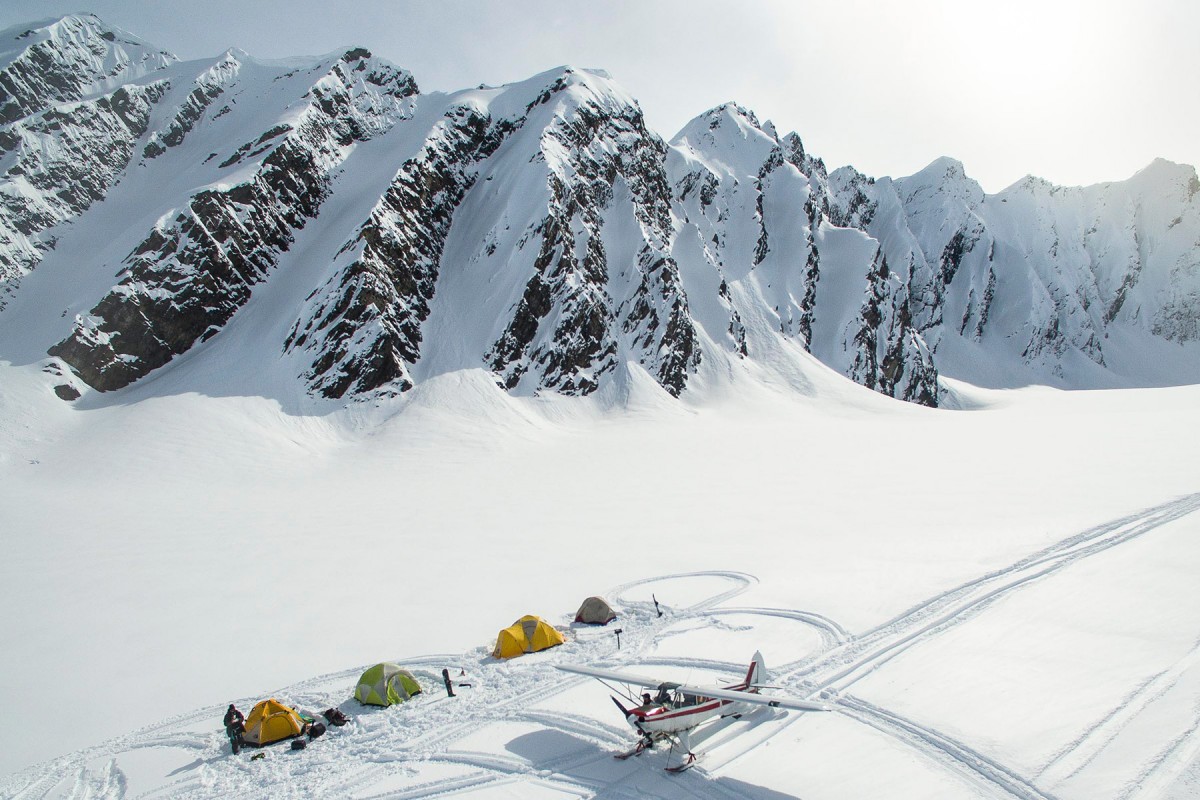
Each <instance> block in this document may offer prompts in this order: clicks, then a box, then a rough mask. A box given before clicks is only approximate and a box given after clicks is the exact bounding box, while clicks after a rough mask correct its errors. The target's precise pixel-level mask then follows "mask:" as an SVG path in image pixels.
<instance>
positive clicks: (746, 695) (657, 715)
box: [558, 653, 832, 772]
mask: <svg viewBox="0 0 1200 800" xmlns="http://www.w3.org/2000/svg"><path fill="white" fill-rule="evenodd" d="M558 668H559V669H560V670H562V671H563V672H573V673H575V674H577V675H586V676H588V677H589V678H596V679H597V680H599V681H600V682H601V683H604V682H605V681H614V682H617V683H623V684H625V685H627V686H641V687H643V688H646V689H655V690H657V694H656V695H655V696H653V697H651V696H650V694H649V692H646V693H643V694H642V703H641V705H638V706H635V707H631V708H630V707H626V706H624V705H622V704H621V701H620V700H618V699H617V698H616V697H613V698H612V701H613V702H614V703H615V704H616V706H617V708H619V709H620V710H621V713H622V714H624V715H625V721H626V722H628V723H629V724H630V725H632V726H633V728H634V730H636V731H637V732H638V733H639V734H640V735H641V738H640V739H639V740H638V743H637V745H636V746H635V747H634V748H633V749H632V750H629V751H626V752H623V753H617V754H616V756H615V757H616V758H620V759H625V758H629V757H630V756H639V755H641V754H642V753H644V752H645V751H646V750H649V749H651V748H653V747H654V745H655V744H656V743H658V742H661V741H664V740H668V741H670V742H671V743H672V749H674V745H675V744H679V745H680V746H681V747H682V749H683V750H684V751H685V752H686V753H687V758H686V759H685V760H684V762H683V763H682V764H678V765H676V766H673V767H667V771H668V772H682V771H683V770H685V769H687V768H688V767H690V766H691V765H692V764H693V763H695V761H696V754H695V753H693V752H692V750H691V748H690V747H689V745H688V736H689V734H690V732H691V731H692V730H693V729H694V728H696V727H697V726H699V725H700V724H701V723H703V722H707V721H708V720H710V719H713V718H717V717H719V718H721V719H724V718H725V717H734V718H738V717H741V715H742V709H743V708H744V705H743V704H749V705H760V706H769V707H771V708H787V709H791V710H793V711H831V710H832V709H831V708H830V707H829V706H828V705H826V704H825V703H817V702H812V701H809V700H800V699H799V698H792V697H772V696H769V695H764V694H761V693H760V692H759V690H760V689H762V688H766V687H765V686H764V684H763V681H765V680H766V678H767V667H766V665H765V664H764V663H763V657H762V653H755V654H754V658H753V659H752V660H751V661H750V666H749V668H748V669H747V670H746V679H745V680H744V681H742V682H741V683H735V684H730V685H727V686H690V685H687V684H682V683H673V682H670V681H663V680H660V679H658V678H647V677H645V676H642V675H633V674H631V673H628V672H617V671H615V670H607V669H597V668H595V667H583V666H575V665H571V664H559V665H558ZM605 685H607V684H605Z"/></svg>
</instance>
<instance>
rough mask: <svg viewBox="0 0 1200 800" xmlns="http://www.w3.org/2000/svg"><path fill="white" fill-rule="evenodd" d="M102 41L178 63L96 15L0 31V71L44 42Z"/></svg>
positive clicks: (83, 14) (37, 23) (82, 15)
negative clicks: (22, 54) (136, 49)
mask: <svg viewBox="0 0 1200 800" xmlns="http://www.w3.org/2000/svg"><path fill="white" fill-rule="evenodd" d="M95 39H101V40H103V41H105V42H108V43H109V45H110V46H111V45H118V46H119V45H129V46H133V47H135V48H138V49H142V50H146V51H148V53H153V54H154V55H156V56H160V57H161V58H162V59H163V60H164V63H170V62H173V61H178V58H176V57H175V55H174V54H172V53H169V52H167V51H166V50H161V49H159V48H157V47H155V46H154V45H152V44H150V43H149V42H147V41H145V40H144V39H142V38H141V37H138V36H135V35H134V34H132V33H130V32H128V31H126V30H123V29H121V28H117V27H115V26H112V25H109V24H107V23H106V22H104V20H102V19H100V17H98V16H96V15H95V14H90V13H81V14H67V15H65V16H61V17H51V18H48V19H43V20H39V21H37V22H32V23H23V24H20V25H14V26H12V27H10V28H6V29H5V30H3V31H0V68H2V67H4V66H7V65H8V64H9V63H11V62H12V61H13V60H14V59H16V58H18V57H19V56H20V54H21V53H23V52H25V51H26V50H28V49H29V48H30V47H31V46H33V45H35V44H40V43H43V42H60V43H63V44H67V43H69V42H78V41H92V40H95Z"/></svg>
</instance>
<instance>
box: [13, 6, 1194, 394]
mask: <svg viewBox="0 0 1200 800" xmlns="http://www.w3.org/2000/svg"><path fill="white" fill-rule="evenodd" d="M0 119H2V123H3V124H2V125H0V358H3V359H5V360H8V361H10V362H11V363H15V364H34V363H36V364H38V365H40V366H41V368H43V369H44V370H45V372H46V373H47V375H48V381H49V382H50V383H51V384H53V385H54V388H55V391H56V392H57V393H58V394H59V396H60V397H63V398H64V399H67V400H71V399H74V398H77V397H79V396H80V395H81V394H82V393H84V392H88V391H89V390H96V391H100V392H110V391H115V390H120V389H122V388H124V387H127V386H129V385H130V384H132V383H134V382H137V381H140V380H143V379H146V378H147V377H148V376H150V375H151V374H161V373H163V372H165V371H171V370H175V369H178V368H179V365H180V363H181V358H180V357H181V356H183V355H185V354H190V355H194V358H193V359H191V360H193V361H194V360H197V359H199V360H205V359H210V360H214V363H212V364H210V365H209V366H208V369H210V370H223V371H224V372H225V373H226V374H227V375H232V376H241V377H236V378H233V377H231V378H230V380H244V381H245V385H243V386H242V387H241V390H242V391H264V389H263V388H262V386H263V385H265V383H264V382H267V381H269V382H270V385H271V386H274V387H278V386H280V385H283V386H290V387H294V393H295V394H297V395H306V396H307V397H309V398H311V400H306V401H304V402H311V403H313V404H317V403H320V402H323V401H322V398H334V399H338V400H339V401H340V402H345V401H346V400H348V399H353V398H361V397H371V396H375V395H377V394H378V393H395V392H404V391H406V390H408V389H410V388H412V387H413V386H414V385H416V384H417V383H419V382H421V381H423V380H427V379H429V378H431V377H433V376H436V375H440V374H444V373H447V372H452V371H456V370H464V369H474V370H486V371H488V372H489V373H490V374H491V375H492V376H493V379H494V381H495V382H496V383H497V384H498V385H499V386H501V387H503V388H504V389H506V390H508V391H510V392H514V393H518V394H533V393H538V392H542V391H553V392H557V393H562V394H568V395H586V394H590V393H592V392H594V391H596V390H597V389H599V388H601V387H603V386H606V385H612V386H614V387H620V386H621V385H623V384H624V383H625V382H626V380H627V379H628V375H629V371H630V370H642V371H644V372H645V373H647V374H648V375H649V376H650V377H651V378H652V379H653V380H654V381H655V382H657V383H658V384H659V385H660V386H661V387H662V388H663V389H664V390H665V391H666V392H668V393H669V394H671V395H674V396H678V395H680V394H681V393H683V392H685V391H687V389H688V387H689V385H692V384H694V383H695V382H696V381H700V382H701V383H711V382H713V381H719V380H721V379H722V376H726V375H728V374H730V373H731V372H733V371H742V372H750V373H751V374H755V375H759V376H763V377H764V378H765V379H767V380H770V381H773V382H774V381H775V380H776V379H777V378H781V379H782V380H783V382H785V383H789V384H791V385H797V386H805V385H807V382H806V381H805V380H804V378H803V375H805V374H806V373H811V371H812V370H814V369H820V367H819V366H818V365H817V363H816V361H820V362H823V363H824V364H825V365H827V366H829V367H831V368H833V369H834V370H836V371H837V372H840V373H842V374H843V375H845V376H847V377H849V378H851V379H852V380H854V381H856V382H858V383H860V384H862V385H865V386H867V387H870V388H873V389H876V390H877V391H880V392H882V393H884V394H887V395H890V396H893V397H896V398H899V399H903V400H909V401H913V402H917V403H921V404H925V405H937V404H938V403H939V398H940V396H941V390H940V389H939V383H938V376H939V374H944V375H947V376H952V377H957V378H963V379H966V380H969V381H971V382H975V383H979V384H983V385H989V386H1014V385H1022V384H1028V383H1051V384H1053V385H1058V386H1062V387H1094V386H1121V385H1161V384H1170V383H1185V382H1191V381H1200V343H1198V340H1200V199H1198V195H1200V181H1198V180H1197V177H1196V173H1195V170H1194V169H1193V168H1191V167H1185V166H1180V165H1175V164H1170V163H1168V162H1162V161H1159V162H1155V163H1154V164H1152V165H1150V166H1149V167H1148V168H1147V169H1146V170H1143V171H1142V172H1141V173H1139V174H1138V175H1136V176H1134V177H1133V178H1132V179H1130V180H1128V181H1124V182H1120V183H1111V184H1103V185H1100V186H1094V187H1088V188H1071V189H1064V188H1060V187H1053V186H1050V185H1048V184H1046V183H1044V182H1041V181H1038V180H1036V179H1033V178H1030V179H1027V180H1026V181H1023V182H1021V183H1019V184H1016V185H1014V186H1013V187H1010V188H1009V189H1007V190H1005V191H1004V192H1001V193H1000V194H997V195H986V194H985V193H984V192H983V191H982V190H981V189H980V187H979V186H978V184H976V183H975V182H974V181H972V180H971V179H970V178H968V177H967V176H966V174H965V173H964V171H963V169H962V166H961V165H960V164H958V163H957V162H953V161H950V160H948V159H941V160H938V161H936V162H934V163H933V164H931V165H930V166H929V167H927V168H926V169H925V170H923V171H921V172H920V173H918V174H916V175H913V176H911V177H908V178H902V179H896V180H893V179H889V178H883V179H879V180H873V179H871V178H868V177H866V176H864V175H861V174H860V173H858V172H856V171H855V170H853V169H852V168H849V167H844V168H842V169H839V170H837V171H835V172H833V173H832V174H829V173H827V170H826V168H825V165H824V163H823V162H822V161H821V160H820V159H819V158H816V157H814V156H813V155H811V154H809V153H807V152H806V151H805V149H804V146H803V144H802V143H801V140H800V138H799V137H798V136H797V135H796V134H794V133H792V134H788V135H786V136H781V135H779V134H778V133H777V132H776V131H775V129H774V127H773V126H772V125H771V124H770V123H760V122H759V121H758V120H757V118H756V117H755V115H754V114H753V113H752V112H750V111H748V110H746V109H743V108H741V107H738V106H736V105H734V104H728V105H724V106H721V107H719V108H717V109H713V110H712V111H709V112H707V113H705V114H702V115H701V116H699V117H697V118H696V119H695V120H693V121H692V122H691V123H689V124H688V125H687V126H686V127H685V128H684V129H683V131H681V132H680V133H679V134H678V135H677V136H676V137H675V138H674V139H673V140H672V141H671V143H670V144H669V145H668V144H666V143H664V142H663V141H662V140H661V139H660V138H659V137H658V136H657V135H656V134H655V133H654V132H652V131H650V130H649V129H647V128H646V125H645V122H644V119H643V117H642V112H641V110H640V108H639V106H638V104H637V102H636V100H634V99H633V98H632V97H630V96H629V95H628V94H627V93H626V92H625V91H624V90H623V89H621V88H620V87H619V86H618V85H617V84H616V83H615V82H614V81H613V80H612V79H611V78H609V77H608V76H607V75H606V74H604V73H602V72H599V71H589V70H581V69H572V68H569V67H564V68H561V69H557V70H552V71H550V72H546V73H543V74H541V75H537V76H535V77H533V78H530V79H529V80H526V81H523V82H520V83H515V84H511V85H507V86H502V87H487V86H481V87H479V88H477V89H470V90H465V91H460V92H455V93H451V94H444V93H428V94H422V93H420V92H419V90H418V87H417V84H416V81H415V80H414V78H413V76H412V75H410V74H409V73H408V72H406V71H405V70H403V69H401V68H399V67H396V66H393V65H390V64H388V63H387V62H385V61H383V60H381V59H379V58H376V57H374V56H373V55H372V54H370V53H369V52H367V51H366V50H363V49H361V48H359V49H351V50H348V51H345V52H340V53H335V54H331V55H329V56H326V57H324V58H320V59H300V60H295V61H286V62H264V61H260V60H257V59H254V58H252V57H250V56H249V55H247V54H245V53H243V52H240V51H236V50H233V51H229V52H227V53H224V54H222V55H221V56H219V57H217V58H215V59H211V60H206V61H198V62H180V61H178V60H177V59H175V58H174V57H173V56H171V55H170V54H168V53H165V52H162V51H159V50H156V49H155V48H153V47H152V46H150V45H147V44H146V43H144V42H141V41H140V40H138V39H137V38H136V37H134V36H132V35H130V34H127V33H124V32H123V31H119V30H115V29H112V28H109V27H108V26H106V25H105V24H104V23H102V22H101V21H100V20H99V19H97V18H95V17H93V16H75V17H66V18H63V19H61V20H57V21H51V22H45V23H38V24H32V25H27V26H18V27H17V28H12V29H9V30H8V31H4V32H0ZM34 276H38V279H37V280H34V279H33V278H34ZM247 317H252V318H253V319H252V320H246V321H245V322H244V323H243V326H244V327H245V329H246V331H247V333H246V334H245V336H244V337H243V338H242V339H241V340H239V345H240V346H239V347H238V348H233V347H232V346H230V347H225V348H221V347H207V348H206V347H202V346H201V345H204V344H205V343H207V342H209V340H218V341H219V340H220V339H222V338H223V337H224V338H229V328H230V325H231V323H232V322H233V321H234V320H235V318H247ZM250 331H253V335H251V334H250V333H249V332H250ZM214 344H215V342H214ZM247 345H250V347H247ZM234 362H237V363H234ZM772 376H774V377H772ZM183 380H184V381H185V383H186V381H187V378H183ZM276 391H277V390H276ZM288 391H289V393H293V392H292V390H290V389H289V390H288Z"/></svg>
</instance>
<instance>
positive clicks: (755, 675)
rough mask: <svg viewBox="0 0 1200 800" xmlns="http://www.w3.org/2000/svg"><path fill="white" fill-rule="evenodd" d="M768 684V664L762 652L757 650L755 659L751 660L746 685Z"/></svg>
mask: <svg viewBox="0 0 1200 800" xmlns="http://www.w3.org/2000/svg"><path fill="white" fill-rule="evenodd" d="M766 682H767V663H766V662H765V661H764V660H763V654H762V651H760V650H756V651H755V652H754V658H752V659H751V660H750V669H748V670H747V671H746V683H748V684H751V685H753V684H756V683H766Z"/></svg>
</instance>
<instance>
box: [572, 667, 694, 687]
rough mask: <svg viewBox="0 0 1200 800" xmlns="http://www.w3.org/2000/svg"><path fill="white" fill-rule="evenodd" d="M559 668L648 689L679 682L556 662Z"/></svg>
mask: <svg viewBox="0 0 1200 800" xmlns="http://www.w3.org/2000/svg"><path fill="white" fill-rule="evenodd" d="M555 666H556V667H558V669H561V670H562V671H563V672H574V673H575V674H576V675H587V676H588V677H589V678H600V679H601V680H606V681H617V682H618V683H628V684H631V685H633V686H644V687H646V688H647V689H657V688H658V687H660V686H663V685H664V684H665V685H666V686H667V687H668V688H674V687H675V686H678V685H679V684H676V683H672V682H670V681H664V680H660V679H659V678H647V677H646V676H644V675H633V674H631V673H628V672H616V671H615V670H611V669H596V668H595V667H581V666H577V665H575V664H556V665H555Z"/></svg>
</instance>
